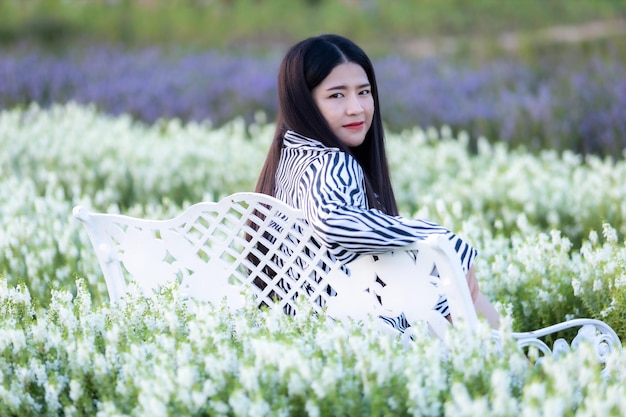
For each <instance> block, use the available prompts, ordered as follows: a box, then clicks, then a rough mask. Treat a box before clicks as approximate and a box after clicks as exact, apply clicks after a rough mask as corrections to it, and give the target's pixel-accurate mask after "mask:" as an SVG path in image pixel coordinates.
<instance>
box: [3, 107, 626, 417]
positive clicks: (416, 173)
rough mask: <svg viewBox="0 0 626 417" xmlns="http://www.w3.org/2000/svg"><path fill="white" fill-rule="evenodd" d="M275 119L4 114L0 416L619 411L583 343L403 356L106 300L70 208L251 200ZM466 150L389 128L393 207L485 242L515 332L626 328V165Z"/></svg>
mask: <svg viewBox="0 0 626 417" xmlns="http://www.w3.org/2000/svg"><path fill="white" fill-rule="evenodd" d="M273 129H274V127H273V126H272V125H270V124H264V123H261V124H258V125H250V126H246V125H244V124H243V122H241V121H238V120H236V121H233V122H232V123H231V124H229V125H226V126H224V127H222V128H219V129H215V128H211V127H210V126H205V125H199V124H186V125H183V124H181V123H179V122H177V121H176V120H171V121H165V120H164V121H159V122H157V123H155V124H154V125H150V126H148V125H142V124H138V123H135V122H133V121H132V120H131V119H130V118H128V117H117V118H111V117H108V116H104V115H102V114H100V113H98V112H97V111H96V110H95V109H94V108H90V107H80V106H76V105H72V104H68V105H64V106H55V107H52V108H49V109H41V108H38V107H37V106H36V105H33V106H32V107H30V108H27V109H19V110H11V111H3V112H0V314H2V317H0V370H1V371H2V374H1V375H2V377H1V378H2V379H1V381H2V383H0V415H102V416H107V415H171V414H181V415H277V416H279V415H298V414H308V415H320V416H322V415H362V414H377V415H383V414H386V415H443V414H447V415H483V416H484V415H502V416H505V415H506V416H508V415H519V414H523V415H553V414H555V415H562V414H567V413H562V414H559V412H560V411H562V410H575V413H576V414H572V415H600V414H601V415H613V414H614V413H615V411H614V410H622V409H624V407H625V406H626V404H623V402H624V398H626V396H624V395H623V389H622V388H619V387H623V386H626V385H625V384H624V380H623V376H622V374H623V373H622V372H620V371H619V370H620V369H623V367H624V366H625V362H626V359H625V358H624V357H623V355H622V354H621V353H619V354H616V355H614V357H613V358H611V359H610V360H609V363H608V364H607V366H608V367H609V368H610V370H611V372H610V373H609V379H608V382H607V381H604V380H600V379H598V378H599V377H598V375H599V374H598V372H599V370H598V369H597V366H596V365H594V364H593V363H592V361H591V359H589V357H591V354H589V353H588V352H585V350H584V349H581V350H579V351H577V352H576V353H572V354H571V355H566V357H565V358H562V359H560V360H558V361H555V362H551V361H545V362H544V363H543V365H542V366H541V368H540V369H539V368H533V367H532V366H528V363H526V360H525V359H524V358H523V357H520V356H517V355H515V354H514V353H512V352H513V351H514V349H513V348H510V347H507V346H506V344H505V346H504V349H505V350H506V349H510V350H511V352H507V353H506V354H504V355H503V354H501V352H499V351H497V350H494V349H493V348H492V347H490V345H489V344H486V343H484V338H483V339H477V340H475V341H467V340H456V341H454V342H453V348H452V349H451V350H450V351H449V352H448V354H447V355H443V352H442V351H441V347H440V346H439V345H438V344H437V343H435V342H434V341H433V340H432V339H431V338H429V337H426V336H424V337H423V338H419V340H418V343H415V344H413V345H412V346H411V347H410V348H409V349H408V350H399V349H400V348H399V347H398V344H397V343H395V342H392V341H391V340H389V339H385V338H382V339H381V338H380V336H378V335H376V334H375V333H374V332H369V331H368V330H367V329H361V330H358V331H357V330H355V329H345V328H342V327H337V326H328V325H327V324H328V323H324V319H323V318H320V322H318V321H317V320H311V319H310V318H309V317H308V316H300V317H296V319H295V320H294V319H287V318H284V317H276V316H271V315H270V316H267V317H266V316H263V315H257V314H256V313H254V312H247V314H243V315H237V316H231V315H229V314H226V313H225V312H223V311H216V310H213V309H211V308H209V307H208V306H202V305H198V306H196V307H195V309H194V310H193V313H191V312H188V311H186V310H185V308H184V306H181V305H180V304H178V303H177V302H175V301H172V300H169V299H168V300H166V301H164V300H161V301H159V300H158V299H157V300H147V299H141V298H136V299H133V301H132V302H129V303H127V304H126V305H125V306H124V307H123V308H119V309H118V308H112V307H109V306H108V303H107V296H106V287H105V284H104V281H103V279H102V276H101V273H100V269H99V267H98V265H97V262H96V259H95V256H94V253H93V250H92V248H91V246H90V243H89V241H88V238H87V236H86V233H85V232H84V231H83V230H82V226H81V225H80V224H79V223H78V222H77V221H76V220H75V219H73V218H72V216H71V209H72V207H73V206H74V205H77V204H82V205H85V206H90V207H93V208H95V209H96V210H104V211H118V212H119V211H123V212H125V213H127V214H130V215H138V216H149V217H153V218H167V217H172V216H174V215H175V214H177V213H178V212H179V211H180V210H181V209H182V208H183V207H185V206H187V205H189V204H191V203H194V202H196V201H199V200H217V199H219V198H221V197H223V196H225V195H228V194H230V193H233V192H237V191H250V190H252V189H253V188H254V184H255V181H256V177H257V175H258V172H259V171H260V168H261V165H262V163H263V159H264V156H265V154H266V152H267V149H268V147H269V143H270V141H271V138H272V134H273ZM468 142H469V140H468V138H467V137H466V136H465V135H463V134H458V135H457V136H456V137H453V136H452V134H451V132H450V131H449V129H445V128H444V129H442V130H441V131H437V130H435V129H429V130H420V129H415V130H411V131H405V132H402V133H392V134H389V135H388V137H387V144H388V156H389V159H390V164H391V171H392V175H393V179H394V184H395V191H396V194H397V198H398V203H399V206H400V210H401V212H402V213H403V214H405V215H410V216H420V217H426V218H429V219H431V220H434V221H437V222H439V223H441V224H443V225H445V226H447V227H448V228H450V229H452V230H454V231H455V232H457V233H459V234H460V235H463V236H465V237H466V238H467V239H468V240H469V241H470V242H472V243H473V244H474V245H475V246H476V247H477V248H478V250H479V257H478V258H477V261H476V264H477V269H478V273H479V280H480V281H481V288H482V289H483V291H484V292H485V293H486V294H487V295H488V296H489V297H490V298H492V299H493V300H495V301H496V303H498V304H499V305H500V307H501V308H502V309H503V311H507V312H508V314H510V316H511V319H512V320H513V324H512V325H511V327H514V328H515V329H516V330H530V329H535V328H539V327H543V326H545V325H549V324H554V323H556V322H560V321H562V320H564V319H567V318H572V317H580V316H587V317H595V318H600V319H603V320H605V321H607V322H608V323H609V324H610V325H611V326H612V327H613V328H614V329H615V330H616V331H617V332H618V334H619V335H620V336H621V337H622V339H624V338H625V337H626V324H624V323H623V317H624V314H625V312H626V246H625V245H624V240H623V236H624V234H626V182H624V181H623V178H626V162H625V161H611V160H609V159H606V160H600V159H598V158H594V157H590V158H587V160H583V159H582V158H580V157H578V156H576V155H574V154H571V153H564V154H562V155H558V154H556V153H555V152H552V151H545V152H542V153H539V154H536V155H533V154H530V153H527V152H524V151H522V150H515V151H513V150H508V149H507V148H506V147H505V146H503V145H489V144H487V142H486V141H482V140H479V141H478V148H477V151H476V152H475V153H471V152H470V151H468V146H467V144H468ZM77 278H81V279H84V280H85V281H84V283H82V284H80V285H78V287H77V285H76V279H77ZM20 282H23V284H20ZM79 282H82V281H79ZM73 292H77V293H78V295H77V297H76V298H75V299H73V297H72V293H73ZM92 300H93V305H92ZM424 334H425V333H424ZM504 339H505V338H503V340H504ZM455 344H456V345H455ZM454 346H457V347H458V348H456V349H455V348H454ZM585 355H587V356H585ZM582 368H584V369H582ZM620 393H621V394H620ZM568 412H569V411H568ZM572 413H574V411H572Z"/></svg>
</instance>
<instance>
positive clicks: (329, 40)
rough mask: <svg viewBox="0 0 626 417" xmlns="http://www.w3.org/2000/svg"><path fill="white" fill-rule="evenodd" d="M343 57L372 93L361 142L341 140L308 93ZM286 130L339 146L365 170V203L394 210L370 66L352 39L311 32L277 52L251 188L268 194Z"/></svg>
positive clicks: (392, 211) (395, 212)
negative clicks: (267, 132)
mask: <svg viewBox="0 0 626 417" xmlns="http://www.w3.org/2000/svg"><path fill="white" fill-rule="evenodd" d="M345 62H352V63H355V64H358V65H360V66H361V68H363V70H364V71H365V74H366V75H367V78H368V80H369V83H370V86H371V94H372V97H373V99H374V116H373V120H372V125H371V127H370V129H369V131H368V132H367V134H366V136H365V140H364V141H363V143H362V144H361V145H359V146H356V147H352V148H351V147H348V146H346V145H344V144H343V143H342V142H341V140H339V138H338V137H337V135H335V134H334V133H333V131H332V129H331V128H330V126H329V125H328V123H327V122H326V119H324V116H323V115H322V113H321V112H320V111H319V109H318V108H317V105H316V104H315V101H314V100H313V97H312V94H311V92H312V90H313V89H314V88H315V87H317V86H318V85H319V84H320V83H321V82H322V81H323V80H324V79H325V78H326V77H327V76H328V74H330V72H331V71H332V70H333V69H334V68H335V67H336V66H337V65H339V64H342V63H345ZM287 130H293V131H295V132H297V133H299V134H301V135H304V136H306V137H310V138H314V139H316V140H318V141H320V142H321V143H323V144H324V145H326V146H329V147H334V148H339V149H341V150H342V151H344V152H347V153H349V154H351V155H352V156H354V158H355V159H356V160H357V162H358V163H359V164H360V165H361V168H362V169H363V172H364V174H365V188H366V193H367V197H368V201H369V205H370V208H377V209H380V210H382V211H383V212H385V213H387V214H390V215H397V214H398V208H397V205H396V200H395V197H394V194H393V189H392V187H391V179H390V175H389V168H388V164H387V156H386V153H385V144H384V132H383V124H382V118H381V115H380V106H379V102H378V86H377V84H376V76H375V74H374V67H373V65H372V63H371V61H370V59H369V58H368V56H367V54H365V52H364V51H363V50H362V49H361V48H360V47H359V46H357V45H356V44H355V43H354V42H352V41H351V40H349V39H347V38H344V37H342V36H339V35H332V34H328V35H320V36H315V37H311V38H308V39H305V40H303V41H301V42H299V43H297V44H296V45H294V46H293V47H292V48H291V49H290V50H289V51H288V52H287V54H286V55H285V57H284V58H283V61H282V63H281V65H280V70H279V73H278V116H277V120H276V132H275V133H274V140H273V141H272V144H271V147H270V150H269V152H268V155H267V158H266V160H265V164H264V165H263V169H262V170H261V174H260V176H259V180H258V182H257V186H256V192H259V193H264V194H269V195H274V188H275V185H276V178H275V176H276V170H277V169H278V164H279V162H280V153H281V149H282V147H283V137H284V134H285V132H286V131H287Z"/></svg>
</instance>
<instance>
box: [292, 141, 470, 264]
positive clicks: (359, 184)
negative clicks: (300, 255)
mask: <svg viewBox="0 0 626 417" xmlns="http://www.w3.org/2000/svg"><path fill="white" fill-rule="evenodd" d="M301 174H302V175H301V176H300V181H299V184H298V195H299V197H300V198H298V199H299V200H300V203H301V204H300V206H301V209H302V210H303V211H304V214H305V217H306V218H307V221H308V222H309V223H310V224H311V225H312V226H313V228H314V230H315V231H316V233H317V234H318V237H319V238H320V240H321V241H322V243H324V245H325V246H326V247H327V248H328V249H329V251H330V252H331V253H332V254H333V255H334V256H335V257H336V258H337V259H339V260H341V261H345V262H348V261H350V260H352V259H353V258H354V257H356V256H358V255H361V254H373V253H381V252H385V251H388V250H393V249H396V248H399V247H402V246H405V245H407V244H410V243H412V242H414V241H416V240H419V239H424V238H426V237H427V236H428V235H430V234H433V233H437V234H445V235H447V236H448V238H449V239H450V240H451V241H452V243H453V246H454V248H455V250H456V252H457V253H458V254H459V256H460V258H461V263H462V265H463V269H464V270H465V272H467V270H468V269H469V267H470V266H471V263H472V261H473V259H474V257H475V256H476V250H475V249H474V248H473V247H472V246H470V245H469V244H468V243H466V242H465V241H464V240H463V239H461V238H460V237H458V236H456V235H455V234H454V233H452V232H450V231H449V230H447V229H446V228H444V227H442V226H439V225H437V224H435V223H431V222H428V221H425V220H419V219H407V218H404V217H401V216H390V215H387V214H385V213H383V212H381V211H379V210H375V209H370V208H368V204H367V196H366V194H365V185H364V178H363V171H362V169H361V167H360V166H359V164H358V163H357V162H356V160H355V159H354V158H353V157H352V156H350V155H348V154H346V153H344V152H327V153H323V154H321V155H320V156H319V157H318V158H317V159H315V160H314V161H312V162H311V163H310V164H308V166H307V168H306V170H305V171H304V172H302V173H301Z"/></svg>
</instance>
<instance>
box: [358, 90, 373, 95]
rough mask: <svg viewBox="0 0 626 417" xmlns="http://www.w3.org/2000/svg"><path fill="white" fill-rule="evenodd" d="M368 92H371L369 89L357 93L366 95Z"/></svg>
mask: <svg viewBox="0 0 626 417" xmlns="http://www.w3.org/2000/svg"><path fill="white" fill-rule="evenodd" d="M370 92H371V91H370V90H361V91H360V92H359V95H362V96H366V95H368V94H370Z"/></svg>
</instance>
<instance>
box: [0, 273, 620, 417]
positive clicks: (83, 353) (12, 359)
mask: <svg viewBox="0 0 626 417" xmlns="http://www.w3.org/2000/svg"><path fill="white" fill-rule="evenodd" d="M87 285H88V284H87V283H86V282H85V281H83V280H78V281H77V294H76V296H73V295H72V293H71V292H69V291H64V290H63V291H55V292H54V293H53V295H52V299H51V302H50V304H49V306H48V308H47V309H39V308H36V307H35V306H33V304H32V301H31V299H30V296H29V293H28V289H27V288H26V287H25V286H23V285H22V286H17V287H11V286H8V285H7V281H6V279H0V306H2V308H1V309H0V336H1V337H0V369H1V370H2V379H1V380H0V414H1V415H3V416H4V415H6V416H14V415H15V416H17V415H19V416H40V415H51V416H57V415H64V416H72V415H76V416H78V415H94V416H114V415H136V416H167V415H185V416H187V415H190V416H191V415H198V416H200V415H216V416H292V415H318V416H328V415H416V416H418V415H419V416H440V415H455V416H456V415H461V416H481V417H484V416H487V415H488V416H513V415H520V414H521V415H570V414H568V413H576V414H571V415H599V414H597V413H598V412H601V414H602V415H615V414H614V412H615V411H616V410H617V411H619V410H623V407H625V406H626V397H625V396H623V395H616V393H617V392H620V391H619V390H622V388H620V387H623V386H624V384H626V377H625V376H624V373H623V372H621V369H622V367H623V366H624V363H625V361H626V354H625V353H623V351H618V352H616V353H614V354H613V355H611V356H610V357H609V362H608V364H607V366H608V367H609V370H610V372H609V374H608V376H607V377H606V378H603V377H601V375H600V369H599V366H598V365H597V362H596V361H595V356H594V352H593V351H591V349H587V348H586V346H585V345H583V346H581V348H580V349H578V350H576V351H573V352H570V353H568V354H565V355H564V356H562V357H560V358H554V359H546V360H545V361H543V362H542V363H541V364H538V365H535V366H533V365H532V364H531V362H529V361H528V359H527V358H526V356H524V355H523V354H522V353H521V352H520V351H519V350H518V349H517V348H516V344H515V342H514V340H513V339H512V338H511V333H510V327H509V324H505V326H504V328H503V330H502V332H501V336H500V340H501V343H500V344H495V343H492V341H491V336H490V331H489V329H487V327H486V325H484V326H482V327H481V329H480V332H479V334H478V336H477V337H476V338H472V339H471V340H467V337H466V336H465V333H463V332H462V331H460V330H459V331H457V329H452V331H451V333H450V337H449V339H448V342H447V348H444V347H443V346H444V345H443V344H442V343H441V342H440V341H438V340H437V339H435V338H433V337H429V336H428V333H427V329H426V328H425V326H417V327H418V328H417V330H416V333H415V335H416V338H415V341H414V343H412V344H411V345H409V346H408V347H406V348H405V347H403V345H402V344H401V343H398V342H397V341H396V340H394V339H392V338H390V337H388V336H381V334H380V333H378V332H377V331H375V326H374V325H373V322H371V323H367V322H365V323H362V325H361V326H359V325H357V324H356V323H355V324H341V323H336V322H332V321H331V320H330V319H329V318H327V317H326V316H323V315H321V316H317V317H315V316H313V315H307V314H305V315H302V316H301V317H296V318H292V317H290V316H286V315H284V314H281V313H276V312H266V311H261V310H257V309H254V308H249V309H245V310H243V311H240V312H237V313H233V312H230V311H228V310H225V309H223V308H220V307H214V306H211V305H208V304H205V303H201V302H193V304H192V305H189V304H185V303H183V302H181V301H180V299H179V298H177V297H176V296H175V295H174V294H175V292H174V291H170V292H167V291H166V292H164V293H163V294H160V295H156V296H155V297H152V298H143V297H141V296H136V295H133V293H130V294H129V295H128V296H127V297H126V298H125V299H124V303H123V304H121V305H112V306H110V305H108V304H102V305H98V306H94V305H92V301H91V298H90V295H89V291H88V289H87ZM190 307H191V308H190ZM305 313H306V311H305Z"/></svg>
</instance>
